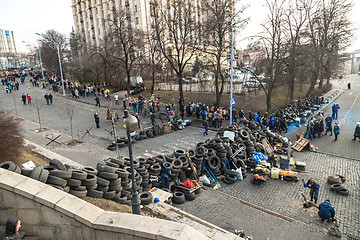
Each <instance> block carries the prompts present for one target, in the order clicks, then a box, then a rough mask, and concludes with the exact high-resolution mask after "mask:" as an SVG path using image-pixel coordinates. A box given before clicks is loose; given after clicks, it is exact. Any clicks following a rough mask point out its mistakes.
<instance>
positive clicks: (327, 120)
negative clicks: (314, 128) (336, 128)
mask: <svg viewBox="0 0 360 240" xmlns="http://www.w3.org/2000/svg"><path fill="white" fill-rule="evenodd" d="M325 124H326V132H325V135H327V133H328V132H330V136H332V117H330V114H328V116H327V117H326V118H325Z"/></svg>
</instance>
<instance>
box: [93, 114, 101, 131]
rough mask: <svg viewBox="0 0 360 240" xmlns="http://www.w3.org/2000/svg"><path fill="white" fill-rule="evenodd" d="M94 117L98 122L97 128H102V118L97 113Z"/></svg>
mask: <svg viewBox="0 0 360 240" xmlns="http://www.w3.org/2000/svg"><path fill="white" fill-rule="evenodd" d="M94 118H95V123H96V128H100V118H99V115H98V114H97V113H95V114H94Z"/></svg>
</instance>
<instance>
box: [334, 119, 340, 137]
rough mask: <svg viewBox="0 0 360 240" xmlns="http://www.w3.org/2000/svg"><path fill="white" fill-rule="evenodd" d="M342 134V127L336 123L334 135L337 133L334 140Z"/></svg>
mask: <svg viewBox="0 0 360 240" xmlns="http://www.w3.org/2000/svg"><path fill="white" fill-rule="evenodd" d="M339 134H340V127H339V125H338V124H337V123H335V126H334V135H335V140H334V141H337V138H338V135H339Z"/></svg>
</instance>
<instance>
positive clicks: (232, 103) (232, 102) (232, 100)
mask: <svg viewBox="0 0 360 240" xmlns="http://www.w3.org/2000/svg"><path fill="white" fill-rule="evenodd" d="M235 104H236V101H235V98H233V99H231V106H235Z"/></svg>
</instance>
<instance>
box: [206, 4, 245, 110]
mask: <svg viewBox="0 0 360 240" xmlns="http://www.w3.org/2000/svg"><path fill="white" fill-rule="evenodd" d="M235 4H236V5H239V1H237V0H211V1H208V0H202V7H203V8H204V9H207V11H208V13H207V14H208V15H207V16H206V21H204V23H203V24H202V39H203V41H202V42H201V44H200V49H201V51H202V52H204V53H206V54H207V55H208V56H209V57H208V58H207V59H208V60H209V61H208V62H207V64H209V65H210V66H211V68H212V69H214V71H215V74H214V76H215V78H214V85H215V94H216V103H217V104H218V106H220V101H221V96H222V93H223V90H224V82H225V76H224V70H226V71H227V70H228V67H225V66H224V63H227V60H226V58H224V55H226V53H228V52H229V51H230V48H231V37H232V33H231V31H234V34H233V35H234V36H235V33H236V32H237V30H239V29H240V28H241V27H243V26H244V24H245V23H246V22H247V19H242V18H241V17H240V15H241V13H242V12H243V11H244V10H245V9H246V8H247V6H242V7H241V8H239V7H237V8H235V7H234V6H235ZM223 68H225V69H223ZM219 78H220V80H221V81H219Z"/></svg>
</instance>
